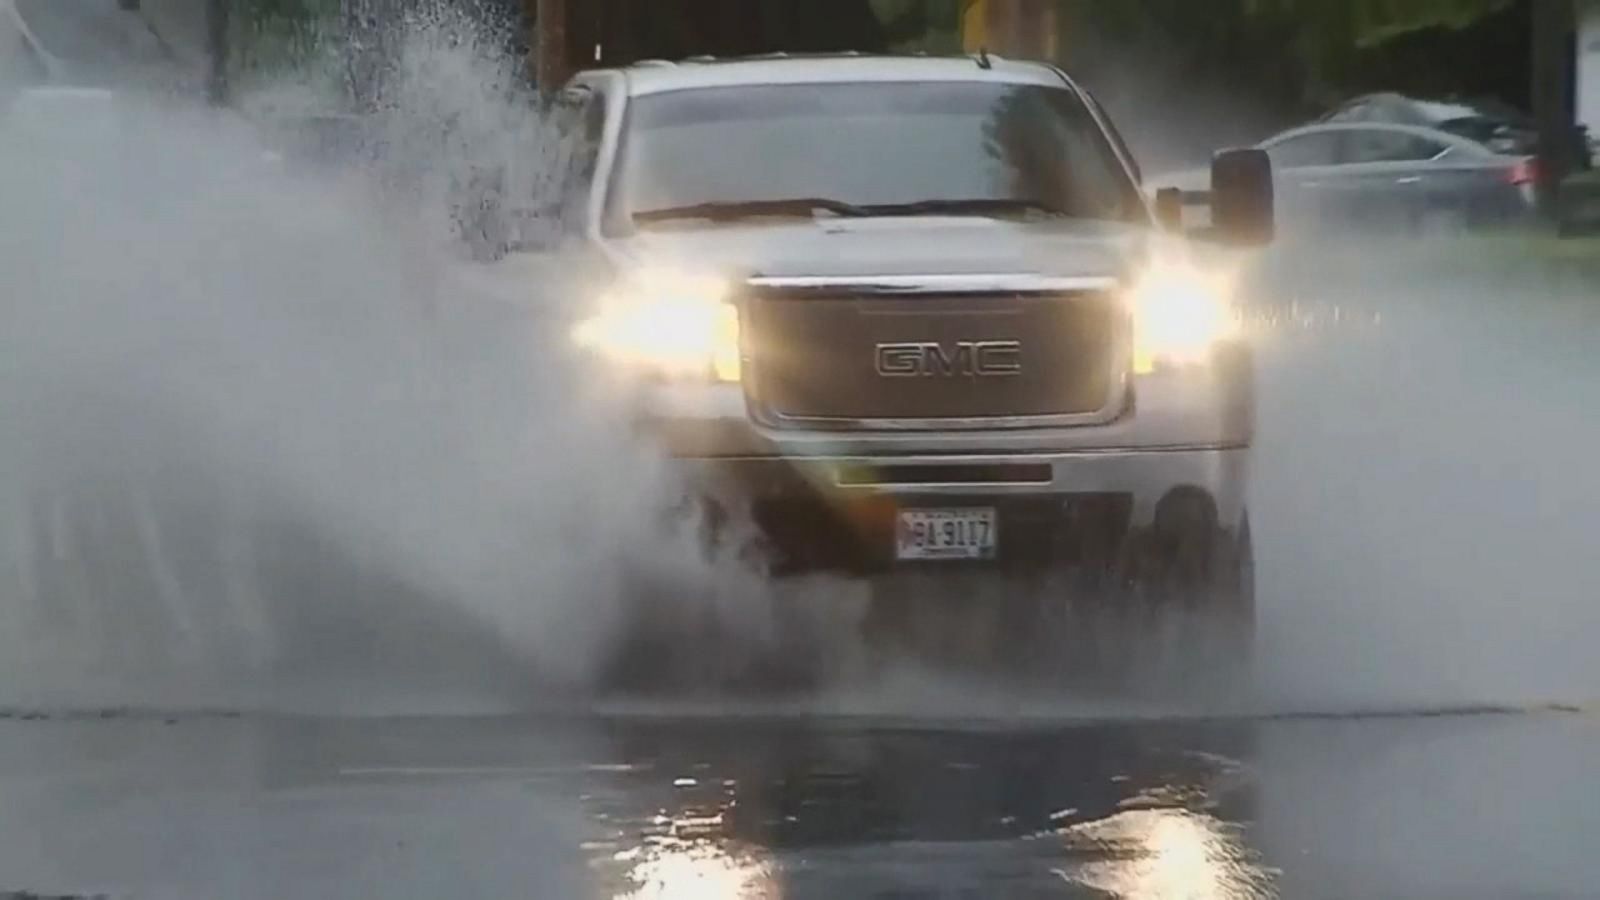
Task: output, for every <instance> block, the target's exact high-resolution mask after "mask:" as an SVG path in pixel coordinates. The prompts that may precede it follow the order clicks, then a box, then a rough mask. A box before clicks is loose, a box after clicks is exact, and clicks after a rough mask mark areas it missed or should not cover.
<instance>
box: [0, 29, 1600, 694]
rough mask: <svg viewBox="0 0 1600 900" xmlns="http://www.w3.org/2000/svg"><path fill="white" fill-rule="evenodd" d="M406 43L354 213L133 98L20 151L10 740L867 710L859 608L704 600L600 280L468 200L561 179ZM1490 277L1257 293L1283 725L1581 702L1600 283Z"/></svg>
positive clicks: (725, 584)
mask: <svg viewBox="0 0 1600 900" xmlns="http://www.w3.org/2000/svg"><path fill="white" fill-rule="evenodd" d="M467 34H469V35H470V32H467ZM398 40H399V42H400V46H401V48H402V53H401V54H400V56H399V57H398V59H399V64H398V65H397V66H396V67H395V70H394V72H393V73H392V78H391V80H390V81H389V82H388V85H389V88H388V93H387V94H386V101H385V102H386V104H387V106H386V108H385V109H386V114H385V115H384V116H383V117H382V118H381V120H380V121H381V126H380V128H379V130H378V131H377V132H376V133H375V134H376V139H375V140H370V142H369V143H368V144H367V146H366V148H365V151H366V152H365V159H366V162H365V164H364V165H362V166H359V167H357V168H355V169H354V170H343V171H341V172H320V173H315V172H307V171H302V170H299V169H296V168H293V167H292V166H289V167H286V166H285V164H284V163H283V161H282V160H279V159H276V158H274V157H273V156H272V155H270V154H265V153H264V152H263V151H264V149H265V147H264V145H263V144H262V142H261V140H260V139H259V134H258V132H257V130H256V129H255V128H254V127H253V126H251V125H250V124H247V122H248V119H245V118H239V117H234V116H230V115H223V114H221V113H217V112H215V111H208V110H204V109H201V108H198V107H192V106H185V105H183V104H181V103H180V104H174V103H170V102H166V103H158V102H152V101H148V100H136V99H134V98H131V97H130V98H124V100H123V103H122V106H121V110H120V113H119V119H118V121H116V122H115V123H114V126H110V127H114V128H115V132H114V134H115V139H114V140H89V139H85V134H84V132H83V127H84V125H85V123H84V122H83V121H76V120H75V121H73V122H69V123H66V124H67V125H69V126H70V127H64V128H63V129H61V130H58V131H53V130H51V129H49V128H45V129H42V130H41V129H35V130H31V131H28V132H26V133H20V132H17V131H15V130H11V131H7V132H6V133H5V135H4V138H3V145H0V196H3V197H5V198H6V202H5V204H4V207H3V208H0V272H4V273H5V276H4V277H5V291H4V293H3V295H0V422H3V423H4V426H3V429H0V467H3V470H4V471H5V472H6V473H7V477H6V478H5V479H4V480H3V481H0V703H6V704H38V705H59V704H91V705H96V706H104V705H108V704H119V703H123V704H139V705H160V706H173V705H197V704H200V705H206V704H209V705H225V706H230V707H237V706H260V705H272V706H289V707H293V708H297V709H304V708H314V709H319V710H328V709H332V710H338V711H343V712H385V711H410V712H415V711H439V710H445V711H452V712H459V711H467V710H472V709H479V708H483V707H491V708H502V709H503V708H506V707H508V706H509V707H519V708H521V707H527V706H528V705H530V704H537V703H540V702H543V701H546V700H548V699H549V698H551V697H555V696H562V695H564V694H566V692H569V691H579V692H584V691H587V690H589V689H591V688H592V686H594V685H596V684H601V683H605V682H606V681H607V680H608V678H609V677H610V675H611V674H612V672H613V671H614V670H615V669H617V668H618V666H619V661H620V668H621V669H622V670H627V671H631V672H632V673H633V674H634V675H635V676H636V677H637V676H638V675H639V673H641V672H643V673H645V674H644V678H643V680H644V681H646V682H650V681H661V680H669V681H672V680H676V681H678V682H680V683H681V682H684V681H687V683H690V684H711V685H718V686H726V685H728V684H735V683H739V682H741V681H742V680H743V679H744V678H745V677H746V675H748V673H749V672H750V671H751V670H752V667H753V666H754V667H756V668H759V664H761V663H766V662H770V661H772V660H775V659H776V660H782V659H785V658H800V659H802V660H803V661H804V662H805V664H806V665H807V666H808V667H810V668H811V669H813V670H818V671H822V672H825V673H830V674H834V675H839V674H848V672H849V668H850V666H849V664H850V663H851V662H852V659H853V654H855V653H856V652H857V651H858V650H859V649H860V648H859V644H858V638H857V634H858V628H857V625H858V623H857V621H856V618H855V617H856V616H858V615H859V612H860V609H861V603H860V599H861V597H860V594H861V591H860V589H859V588H851V589H846V588H845V587H843V586H841V585H839V584H836V583H830V582H826V581H824V582H812V583H798V584H794V585H786V586H783V587H782V588H773V587H771V586H768V585H766V584H765V583H764V582H763V580H762V579H761V578H760V577H759V576H758V575H757V574H755V573H753V572H752V571H750V570H749V569H747V568H745V567H744V566H742V565H740V564H738V563H737V562H735V561H731V560H721V559H718V558H716V557H715V556H714V555H713V556H712V557H710V558H708V556H707V554H706V552H705V551H704V548H703V547H702V545H701V543H700V541H699V537H698V535H699V529H698V528H697V527H696V523H695V522H694V521H693V518H692V516H685V515H683V514H682V510H683V504H682V502H681V501H682V499H683V495H684V484H683V483H682V481H681V479H680V478H679V476H678V474H677V473H676V472H675V471H674V469H673V467H672V465H671V464H670V463H669V462H668V461H665V460H663V459H662V458H660V457H659V456H658V455H656V454H655V453H653V452H652V451H651V449H650V448H649V447H648V446H647V445H644V444H641V443H640V442H639V441H637V440H635V439H634V437H633V435H632V434H631V432H630V430H629V427H628V424H627V417H626V415H625V410H624V409H623V408H622V407H623V405H624V404H623V402H622V401H621V398H620V397H619V395H617V394H615V393H613V392H612V390H611V385H610V383H609V382H608V381H605V380H603V379H597V378H595V377H593V373H592V372H585V371H584V370H583V369H582V368H581V367H579V366H577V365H574V364H573V361H572V359H571V357H570V355H569V352H568V350H567V347H566V341H565V335H566V334H567V322H568V319H567V312H568V307H567V306H566V305H565V304H566V303H567V302H568V301H571V300H572V299H573V298H574V297H579V296H581V291H582V284H581V275H580V276H578V277H574V271H575V270H574V269H573V267H572V266H571V265H569V264H568V263H566V262H564V261H561V260H539V259H534V258H528V259H520V260H513V261H507V262H503V263H501V264H499V265H496V266H483V265H478V264H472V263H468V262H467V261H466V260H465V259H464V258H463V253H462V251H461V250H460V249H459V245H458V244H457V243H456V242H455V241H454V235H453V231H454V227H455V211H454V208H453V205H454V199H455V198H456V197H458V196H459V188H460V187H461V185H462V183H463V178H468V179H470V173H472V172H473V171H511V172H515V173H519V174H518V175H517V177H516V179H513V180H512V181H510V182H507V183H505V184H503V185H502V187H503V188H504V189H505V190H506V191H508V192H509V193H511V194H515V195H518V196H521V197H523V198H524V199H527V200H529V201H530V202H532V205H537V203H536V202H533V201H537V200H538V199H539V195H540V194H541V192H544V191H547V190H549V189H550V186H549V182H548V176H549V174H550V166H549V165H547V163H548V162H549V161H550V160H554V159H558V158H559V154H560V148H559V147H558V146H556V144H555V142H554V141H553V140H552V139H551V135H550V134H549V132H548V130H547V129H545V128H543V127H542V126H541V123H540V120H539V119H538V117H537V116H536V115H535V114H534V113H532V112H531V108H532V107H531V105H530V104H529V102H528V100H527V98H526V97H524V96H521V95H520V94H519V92H518V91H517V90H516V89H515V85H516V83H517V81H518V78H517V74H516V70H515V67H514V66H512V65H511V64H510V63H508V62H507V61H506V60H505V59H504V58H503V57H502V56H500V55H498V54H497V52H495V51H492V50H486V49H485V48H486V46H488V45H486V44H485V43H483V42H481V41H475V40H471V39H467V38H464V37H463V31H462V30H461V23H460V22H459V21H458V20H457V21H450V20H440V19H437V18H436V19H431V20H426V21H420V22H413V23H410V25H409V26H408V28H406V29H404V30H403V37H401V38H398ZM305 96H306V92H305V89H304V87H303V85H296V86H295V88H294V89H293V90H290V89H288V88H285V87H284V86H283V85H267V86H264V87H263V90H261V91H260V92H258V93H256V94H253V95H252V96H250V97H247V98H245V100H244V102H243V104H242V106H243V107H244V108H245V109H247V110H257V111H259V110H262V109H271V108H277V109H282V108H283V106H284V104H285V103H287V102H289V101H291V100H293V99H295V98H304V97H305ZM369 137H370V136H369ZM510 162H515V163H516V165H511V166H507V165H506V164H507V163H510ZM517 179H520V180H517ZM1474 246H1476V245H1474ZM1495 246H1501V245H1495ZM1507 246H1514V245H1507ZM1477 252H1478V251H1477V250H1467V249H1464V245H1456V244H1441V245H1439V246H1438V247H1433V248H1431V249H1428V248H1417V247H1402V248H1400V249H1398V250H1397V249H1395V248H1392V247H1391V248H1375V247H1371V246H1365V247H1359V248H1354V249H1351V248H1347V247H1345V246H1343V245H1337V246H1335V245H1319V246H1317V247H1312V248H1298V249H1297V248H1293V247H1289V248H1285V249H1283V250H1281V251H1278V252H1276V253H1274V254H1273V255H1272V256H1270V257H1269V259H1268V260H1267V261H1266V264H1265V266H1264V273H1263V278H1262V280H1261V283H1262V285H1263V289H1262V290H1261V292H1260V294H1261V296H1260V299H1259V302H1258V311H1259V312H1260V313H1261V315H1260V319H1261V322H1262V327H1261V328H1260V336H1261V344H1262V346H1261V352H1262V359H1261V382H1262V416H1261V427H1262V437H1261V444H1260V448H1259V452H1258V480H1257V484H1256V486H1255V497H1254V512H1253V516H1254V522H1255V530H1256V536H1257V541H1258V558H1259V568H1260V574H1261V581H1262V583H1261V607H1262V616H1263V626H1264V627H1263V640H1262V645H1263V653H1264V659H1263V662H1262V665H1261V666H1260V667H1259V672H1260V675H1261V679H1260V681H1261V684H1260V685H1259V687H1260V693H1261V695H1262V696H1263V697H1264V698H1265V699H1266V700H1267V701H1268V702H1269V703H1271V704H1272V705H1273V706H1274V707H1278V708H1282V707H1295V708H1304V707H1316V708H1329V707H1341V706H1345V705H1348V704H1352V703H1359V704H1363V705H1370V704H1374V703H1391V704H1397V703H1437V702H1463V701H1476V700H1483V699H1490V698H1493V699H1528V698H1535V697H1538V698H1548V697H1574V696H1588V695H1589V694H1592V693H1593V692H1594V690H1593V689H1594V687H1595V684H1596V677H1595V676H1596V671H1595V667H1594V665H1593V664H1592V662H1591V660H1592V658H1593V654H1592V653H1590V652H1589V649H1590V648H1591V647H1592V645H1593V642H1594V638H1596V637H1600V620H1597V613H1596V609H1597V608H1596V607H1595V606H1594V605H1593V604H1590V603H1587V602H1586V600H1587V598H1590V597H1593V596H1594V594H1595V589H1596V587H1597V586H1600V585H1597V583H1596V578H1595V576H1594V572H1593V569H1592V567H1589V566H1586V565H1585V562H1584V554H1583V551H1584V550H1585V549H1586V547H1585V543H1586V540H1587V536H1588V535H1590V534H1593V533H1594V530H1595V526H1596V525H1597V524H1600V523H1597V522H1596V521H1595V515H1594V513H1593V510H1595V509H1597V508H1600V504H1597V503H1596V501H1597V500H1600V496H1597V493H1600V479H1596V478H1594V477H1593V475H1592V466H1590V465H1589V461H1588V460H1587V459H1586V458H1585V453H1586V450H1585V448H1587V447H1588V446H1590V445H1591V444H1592V443H1593V442H1592V441H1590V440H1588V439H1587V436H1586V435H1585V433H1584V429H1585V428H1587V427H1588V426H1586V425H1585V424H1584V423H1585V422H1586V421H1588V419H1587V418H1586V417H1585V416H1584V415H1583V414H1582V412H1581V411H1582V410H1583V408H1584V406H1583V403H1582V391H1583V385H1584V384H1586V383H1587V378H1586V373H1588V372H1589V371H1590V368H1591V366H1592V362H1591V360H1590V358H1589V357H1590V355H1591V354H1590V353H1589V352H1588V349H1587V348H1590V347H1593V346H1595V342H1594V340H1593V338H1594V337H1595V336H1596V332H1597V330H1600V322H1597V321H1596V315H1597V314H1596V312H1595V310H1594V308H1593V306H1592V303H1586V302H1585V298H1590V297H1592V295H1593V293H1594V289H1593V282H1592V281H1584V280H1582V279H1581V278H1580V277H1579V276H1576V275H1574V276H1571V277H1570V278H1567V277H1557V276H1554V275H1551V274H1550V273H1548V272H1539V271H1532V270H1530V269H1529V268H1528V267H1527V266H1526V265H1521V266H1519V265H1516V264H1509V263H1508V264H1507V265H1504V266H1500V265H1495V264H1493V263H1492V262H1491V263H1489V264H1483V263H1479V264H1477V265H1475V266H1467V267H1463V266H1461V265H1460V264H1459V262H1458V261H1459V260H1460V259H1461V254H1462V253H1477ZM1502 252H1510V253H1512V254H1514V252H1515V251H1514V250H1510V251H1506V250H1502ZM1508 258H1510V259H1514V258H1515V257H1514V255H1513V256H1511V257H1508ZM1590 430H1592V429H1590ZM1003 593H1004V592H1003V591H1001V592H1000V594H1001V595H999V596H997V595H995V592H994V591H990V592H987V593H984V594H983V595H982V596H979V597H977V598H976V599H977V601H978V602H985V603H987V602H994V603H1003V602H1006V600H1007V598H1006V597H1005V596H1003ZM641 635H643V639H642V640H641ZM991 649H992V648H991ZM1063 703H1065V704H1066V706H1067V707H1068V708H1067V709H1066V711H1067V712H1068V713H1070V714H1089V715H1108V714H1115V713H1117V712H1118V710H1119V709H1120V707H1117V706H1115V705H1112V706H1107V705H1106V704H1104V703H1098V704H1088V705H1085V701H1084V700H1083V699H1082V698H1081V697H1078V698H1073V699H1069V700H1067V701H1063V700H1062V695H1061V694H1060V693H1059V691H1058V690H1056V689H1054V688H1052V690H1051V691H1050V692H1047V693H1045V694H1044V695H1043V696H1030V697H1022V696H1020V695H1019V694H1018V693H1017V692H1016V691H1015V689H1014V688H1013V687H1011V686H1009V685H998V686H996V685H994V684H991V683H990V682H988V681H987V680H984V679H973V678H970V677H968V676H965V675H952V674H950V673H945V674H941V675H935V674H933V673H930V672H928V671H927V670H926V669H923V668H920V667H907V666H895V667H892V668H891V670H889V671H888V672H887V675H886V677H884V678H881V679H878V680H876V681H874V682H873V683H872V684H871V685H866V684H863V683H861V682H859V681H856V680H851V679H849V678H846V679H845V680H844V682H843V683H842V684H841V685H839V686H838V687H837V688H836V689H835V690H832V691H827V692H824V693H822V694H821V695H819V696H815V697H813V698H811V699H810V700H808V701H806V702H805V703H803V704H801V707H800V708H803V709H808V710H813V711H815V710H823V711H834V712H848V713H855V714H879V713H885V712H888V713H895V712H900V713H907V714H913V715H922V714H935V715H939V716H943V717H949V716H961V715H964V714H967V713H973V714H980V715H993V714H995V712H996V711H997V710H998V711H1000V712H1002V713H1007V712H1010V713H1017V714H1025V713H1029V712H1033V713H1038V714H1041V715H1051V714H1059V713H1061V712H1062V710H1063ZM721 708H723V709H725V707H721ZM768 708H770V707H768Z"/></svg>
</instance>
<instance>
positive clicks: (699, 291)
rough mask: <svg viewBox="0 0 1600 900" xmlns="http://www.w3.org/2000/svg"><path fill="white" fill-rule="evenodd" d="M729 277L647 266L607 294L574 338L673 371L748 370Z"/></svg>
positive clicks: (736, 374) (732, 375) (716, 373)
mask: <svg viewBox="0 0 1600 900" xmlns="http://www.w3.org/2000/svg"><path fill="white" fill-rule="evenodd" d="M728 294H729V285H728V283H727V282H726V281H723V280H721V279H718V278H710V277H702V276H695V275H688V274H685V273H681V272H670V271H650V272H640V273H638V274H636V275H634V276H633V277H631V278H629V279H628V280H627V281H626V282H625V283H624V284H623V285H622V286H621V287H619V288H618V289H616V290H613V291H612V292H610V293H608V294H606V295H605V296H603V297H601V298H600V303H599V307H600V308H599V311H598V312H597V313H596V314H595V315H594V316H592V317H590V318H588V319H586V320H584V321H583V322H580V323H579V324H578V326H577V328H576V329H574V331H573V339H574V340H575V341H577V343H578V344H579V346H582V347H586V348H588V349H590V350H593V351H595V352H597V353H600V354H602V355H604V356H606V357H609V358H612V359H615V360H617V361H619V362H622V363H625V364H628V365H633V366H637V367H639V368H641V369H643V370H645V371H648V372H651V373H653V374H657V375H661V376H664V377H669V378H712V379H715V380H717V381H727V382H737V381H738V380H739V378H740V369H741V365H740V352H741V351H740V345H739V310H738V309H737V308H736V307H735V306H734V305H733V304H732V303H731V302H729V297H728Z"/></svg>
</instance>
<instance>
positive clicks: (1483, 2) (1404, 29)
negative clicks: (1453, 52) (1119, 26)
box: [1245, 0, 1554, 47]
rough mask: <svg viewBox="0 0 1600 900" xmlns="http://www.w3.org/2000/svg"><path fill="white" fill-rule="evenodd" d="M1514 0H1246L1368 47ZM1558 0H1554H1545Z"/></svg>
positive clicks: (1460, 23) (1340, 41) (1468, 20)
mask: <svg viewBox="0 0 1600 900" xmlns="http://www.w3.org/2000/svg"><path fill="white" fill-rule="evenodd" d="M1512 2H1514V0H1245V10H1246V12H1249V13H1251V14H1254V15H1287V16H1292V17H1294V18H1297V19H1299V20H1301V22H1302V23H1303V25H1304V28H1305V29H1306V30H1307V31H1308V32H1310V33H1311V34H1313V35H1320V36H1321V38H1322V39H1323V40H1327V41H1334V42H1337V46H1340V47H1350V46H1353V47H1367V46H1372V45H1375V44H1380V43H1383V42H1384V41H1386V40H1389V39H1390V38H1393V37H1397V36H1399V35H1402V34H1406V33H1408V32H1412V31H1417V30H1419V29H1423V28H1437V27H1444V28H1465V27H1466V26H1468V25H1471V24H1472V23H1474V22H1476V21H1478V20H1479V19H1481V18H1483V17H1484V16H1486V15H1489V14H1491V13H1495V12H1499V11H1500V10H1502V9H1504V8H1506V7H1507V6H1510V5H1511V3H1512ZM1544 2H1554V0H1544Z"/></svg>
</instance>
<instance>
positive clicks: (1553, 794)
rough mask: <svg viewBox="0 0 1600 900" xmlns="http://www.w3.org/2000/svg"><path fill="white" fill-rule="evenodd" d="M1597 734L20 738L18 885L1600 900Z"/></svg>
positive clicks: (986, 730)
mask: <svg viewBox="0 0 1600 900" xmlns="http://www.w3.org/2000/svg"><path fill="white" fill-rule="evenodd" d="M1597 783H1600V717H1596V716H1594V715H1592V714H1590V713H1586V712H1583V711H1578V710H1554V709H1544V710H1532V711H1521V712H1512V711H1499V712H1496V711H1487V712H1465V713H1449V714H1415V715H1412V714H1394V715H1383V716H1365V717H1362V716H1355V717H1341V716H1292V715H1291V716H1278V717H1270V718H1260V719H1233V720H1227V719H1224V720H1199V719H1196V720H1158V721H1083V722H1067V721H1060V722H1035V723H1029V724H1027V725H1025V726H1021V725H1015V724H1012V725H997V724H978V723H973V724H971V725H970V726H961V725H959V724H950V723H945V724H941V725H939V726H937V727H934V726H931V725H923V724H918V723H916V722H895V721H887V720H870V719H848V718H819V717H760V716H732V717H730V716H703V717H693V718H684V717H681V716H679V717H674V716H665V715H663V716H631V715H630V716H610V717H600V716H581V717H577V716H569V717H549V718H523V719H506V718H484V719H462V718H456V719H377V720H365V721H363V720H350V719H343V720H335V719H322V720H319V719H301V718H251V717H229V716H219V717H210V718H208V717H184V718H170V719H169V718H162V717H159V716H142V717H127V716H122V717H106V718H101V717H97V716H88V717H79V718H68V719H61V718H35V717H31V716H22V715H16V716H12V717H10V718H7V719H4V720H0V877H3V878H4V879H5V882H4V884H0V891H5V890H13V891H33V892H41V893H50V894H66V895H71V896H83V895H91V896H92V895H103V896H109V897H139V898H146V897H150V898H165V897H181V898H191V897H193V898H214V897H240V898H255V897H261V898H268V897H272V898H279V897H297V898H311V897H374V898H413V897H427V898H435V897H533V898H543V897H580V898H586V897H693V898H702V897H703V898H717V897H730V898H732V897H740V898H743V897H757V898H767V897H789V898H793V897H830V898H831V897H873V898H896V900H900V898H922V897H928V898H935V897H937V898H944V897H962V898H966V897H1223V898H1231V897H1263V896H1289V897H1484V898H1490V897H1495V898H1498V897H1534V896H1537V897H1592V896H1600V854H1596V853H1595V852H1594V851H1595V848H1596V847H1600V799H1597V798H1600V795H1597V794H1596V792H1595V790H1594V785H1595V784H1597Z"/></svg>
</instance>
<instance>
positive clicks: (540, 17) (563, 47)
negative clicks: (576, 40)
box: [527, 0, 573, 94]
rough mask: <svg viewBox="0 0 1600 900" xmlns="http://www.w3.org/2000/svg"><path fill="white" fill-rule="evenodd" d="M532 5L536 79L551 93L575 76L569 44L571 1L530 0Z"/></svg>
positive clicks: (541, 87)
mask: <svg viewBox="0 0 1600 900" xmlns="http://www.w3.org/2000/svg"><path fill="white" fill-rule="evenodd" d="M527 2H528V3H529V5H530V6H531V7H532V12H533V17H532V18H533V28H534V32H535V33H534V39H533V41H532V46H533V48H534V51H533V52H534V54H535V56H534V65H535V69H534V72H535V75H534V79H535V81H536V83H537V85H538V88H539V90H540V91H542V92H544V93H546V94H549V93H552V92H554V91H556V90H557V89H559V88H560V87H561V85H562V84H563V83H565V82H566V80H567V79H568V78H570V77H572V72H573V68H572V60H571V59H569V58H568V57H569V56H570V54H569V52H568V47H567V43H568V42H567V13H568V9H567V6H568V3H569V2H570V0H527Z"/></svg>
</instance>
